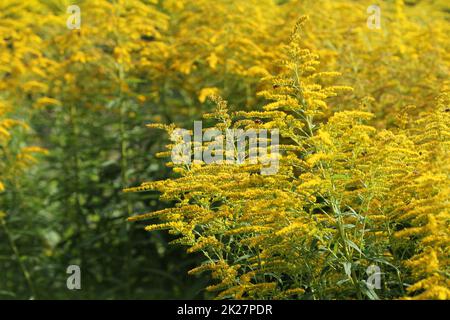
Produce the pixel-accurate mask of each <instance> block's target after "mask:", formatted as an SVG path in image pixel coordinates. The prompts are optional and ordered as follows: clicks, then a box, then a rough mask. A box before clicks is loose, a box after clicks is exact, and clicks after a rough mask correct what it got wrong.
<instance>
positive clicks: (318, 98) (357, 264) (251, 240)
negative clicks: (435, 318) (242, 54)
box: [126, 18, 449, 299]
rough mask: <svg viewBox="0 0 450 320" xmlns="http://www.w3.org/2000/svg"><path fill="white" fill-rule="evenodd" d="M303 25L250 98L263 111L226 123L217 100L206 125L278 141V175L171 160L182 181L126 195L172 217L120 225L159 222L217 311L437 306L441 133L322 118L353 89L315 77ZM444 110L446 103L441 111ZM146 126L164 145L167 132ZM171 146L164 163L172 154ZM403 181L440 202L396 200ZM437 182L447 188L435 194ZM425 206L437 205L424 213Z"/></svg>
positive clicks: (441, 287)
mask: <svg viewBox="0 0 450 320" xmlns="http://www.w3.org/2000/svg"><path fill="white" fill-rule="evenodd" d="M304 20H305V19H304V18H303V19H301V20H300V21H299V22H298V24H297V26H296V28H295V32H294V34H293V35H292V38H291V41H290V43H289V45H288V46H286V47H285V48H284V50H283V53H284V54H283V58H282V60H280V62H279V65H278V66H279V72H278V73H277V74H276V75H275V76H269V77H265V78H264V79H263V80H264V81H268V82H269V84H270V86H268V89H266V90H263V91H261V92H259V94H258V95H259V96H262V97H264V98H265V99H266V100H269V101H272V102H269V103H268V104H266V105H265V106H263V107H262V108H261V110H258V109H256V110H255V111H250V112H245V111H240V112H234V113H230V112H228V109H227V104H226V102H225V101H223V100H221V99H220V98H214V100H215V101H216V104H217V109H216V112H215V113H213V114H207V115H206V119H211V118H213V119H216V121H217V124H216V125H215V128H217V129H218V130H220V131H222V132H224V133H223V134H224V135H225V134H227V132H228V131H229V130H230V129H236V128H254V129H255V130H259V129H261V128H278V129H279V130H280V134H281V136H282V138H283V143H282V144H281V145H280V146H279V148H280V150H281V152H280V153H274V152H273V150H271V151H272V152H269V153H270V155H269V156H270V157H279V161H280V166H279V170H278V171H277V172H276V173H275V174H272V175H261V174H260V173H259V172H258V168H259V167H261V165H262V164H261V163H259V164H258V163H256V164H255V163H250V162H249V161H243V162H241V163H239V164H235V163H226V162H224V163H212V164H205V163H202V162H201V161H198V160H197V161H193V162H188V163H181V164H179V163H176V162H175V161H173V162H170V163H169V165H170V166H171V167H174V169H173V170H174V172H176V173H178V174H179V175H180V177H179V178H175V179H169V180H165V181H156V182H148V183H144V184H142V185H141V186H140V187H137V188H131V189H127V190H126V191H137V192H140V191H146V190H158V191H160V192H161V194H162V195H161V199H162V200H170V201H172V202H174V203H175V205H174V206H173V207H172V208H168V209H163V210H160V211H156V212H152V213H149V214H143V215H138V216H135V217H132V218H130V219H129V220H131V221H135V220H141V219H148V218H159V219H161V220H162V223H156V224H151V225H149V226H148V227H146V229H147V230H149V231H152V230H158V229H168V230H169V232H170V233H172V234H175V235H179V238H178V239H177V240H175V242H176V243H181V244H185V245H188V246H189V249H188V252H196V251H201V252H203V254H204V256H205V257H206V258H207V259H206V260H205V261H204V262H203V263H202V264H201V265H200V266H198V267H196V268H194V269H193V270H191V271H190V273H193V274H195V273H199V272H203V271H210V272H211V276H212V278H213V279H217V283H216V284H213V285H211V286H209V287H208V288H207V290H210V291H214V292H217V297H218V298H235V299H236V298H237V299H262V298H266V299H277V298H300V299H336V298H339V299H355V298H357V299H363V298H369V299H379V298H382V299H392V298H402V297H405V298H406V297H409V296H412V297H417V298H421V297H422V298H437V299H447V298H448V292H449V291H448V277H447V276H446V274H447V273H448V240H447V239H448V238H447V237H448V190H446V189H448V183H447V182H448V173H449V172H448V168H446V167H445V166H443V165H442V164H441V165H439V162H438V161H437V159H436V158H438V159H439V157H441V158H442V159H443V158H445V154H446V153H448V123H446V121H445V120H443V119H442V118H440V117H439V116H437V115H436V114H427V117H426V118H424V119H427V120H428V121H427V122H426V123H427V125H426V126H422V129H423V130H424V132H421V133H420V138H419V139H418V138H417V136H416V135H415V134H416V133H415V130H417V128H416V129H414V128H411V129H403V130H396V131H390V130H378V129H376V128H375V127H373V126H371V125H369V124H368V123H370V122H371V121H372V119H373V118H374V116H375V115H374V114H373V113H371V112H368V109H370V104H371V103H373V100H374V99H373V98H367V99H365V100H362V101H360V105H359V106H358V108H355V109H353V110H346V111H334V112H333V110H336V109H337V108H335V109H333V107H330V106H329V104H328V102H327V101H328V100H330V98H334V97H336V96H338V95H340V94H343V93H344V92H351V91H352V88H350V87H347V86H342V85H327V83H329V82H330V80H329V79H330V78H334V77H336V76H339V74H338V73H336V72H325V71H319V67H318V65H319V59H318V56H317V55H316V54H315V53H313V52H311V50H309V49H307V48H305V47H304V45H303V41H302V40H301V37H300V34H301V32H300V31H299V30H300V28H301V26H302V25H303V22H304ZM447 103H448V101H447ZM445 105H446V102H445V95H444V96H441V98H440V99H439V109H443V108H445ZM441 112H442V111H441ZM330 114H331V115H330ZM328 115H330V116H328ZM447 117H448V116H447ZM424 119H421V120H417V121H418V123H423V121H425V120H424ZM437 119H440V121H439V122H438V123H435V122H436V121H437ZM441 119H442V120H441ZM444 119H445V118H444ZM154 127H162V128H165V129H166V130H167V131H168V133H169V134H170V135H172V136H173V133H174V131H175V129H176V128H175V127H174V126H154ZM219 141H221V140H220V139H219ZM227 141H228V140H227ZM215 142H217V140H215ZM220 143H222V144H223V141H222V142H219V144H220ZM422 145H426V146H427V147H431V145H432V146H433V147H432V148H433V150H434V152H436V153H439V152H443V154H440V155H439V157H437V156H436V155H435V156H434V157H433V160H432V159H431V158H428V161H427V160H426V159H425V158H424V157H426V156H429V157H431V155H429V154H428V153H425V152H426V151H425V150H423V151H420V150H421V148H422V147H421V146H422ZM437 146H439V147H437ZM168 147H169V150H171V151H173V149H174V148H175V145H173V144H171V145H169V146H168ZM188 147H189V148H191V147H193V149H194V150H195V149H196V148H199V146H197V145H196V144H195V143H194V144H192V145H188ZM227 151H228V150H226V151H225V150H223V146H222V149H221V146H219V149H217V150H216V153H217V152H223V153H224V154H223V157H226V156H227V155H226V154H225V153H226V152H227ZM170 154H172V160H173V152H172V153H171V152H168V153H162V155H170ZM227 159H228V157H227ZM424 163H426V164H427V165H429V164H430V163H433V166H434V165H437V168H436V170H437V172H435V173H433V172H432V171H430V169H428V170H426V171H425V172H426V173H425V172H424V173H423V174H426V175H427V176H420V173H417V170H420V169H419V168H420V167H421V165H424ZM420 171H422V170H420ZM429 175H431V176H429ZM419 176H420V177H419ZM410 179H414V180H413V181H416V182H415V183H416V184H419V185H421V187H419V190H420V189H422V188H423V186H422V183H431V181H435V183H434V184H433V188H436V189H437V190H436V191H434V192H430V191H431V190H427V191H428V192H425V193H424V194H423V195H422V196H423V197H424V199H420V200H418V199H416V198H417V197H418V195H417V191H418V190H417V189H415V188H413V189H414V190H415V192H414V194H412V193H410V192H409V190H407V189H408V188H411V184H410V182H411V180H410ZM429 179H430V180H429ZM440 179H442V180H440ZM425 181H426V182H425ZM437 181H445V182H444V184H445V186H444V185H442V186H441V188H439V187H438V185H437V184H436V182H437ZM405 189H406V190H405ZM442 189H443V190H442ZM434 194H436V195H434ZM422 202H424V204H425V205H426V204H429V203H430V202H432V203H433V204H434V206H433V207H428V208H426V209H425V208H424V209H421V208H420V207H419V206H418V204H419V203H422ZM412 203H414V205H412V208H411V204H412ZM437 208H439V211H437V212H436V209H437ZM416 210H417V211H416ZM430 211H433V213H432V214H431V213H430ZM441 211H442V212H441ZM415 212H417V213H415ZM408 219H411V222H409V220H408ZM406 221H408V222H406ZM409 223H412V224H413V226H414V227H409V226H408V225H409ZM416 224H417V225H418V226H415V225H416ZM414 234H418V235H420V236H419V237H418V238H417V239H416V243H415V244H414V245H413V246H411V243H410V242H405V243H404V242H403V241H402V240H399V239H401V238H403V237H405V236H408V235H414ZM422 237H423V238H424V239H427V240H422ZM430 259H431V260H432V264H431V263H430V261H431V260H430ZM441 259H442V260H441ZM422 264H425V265H422ZM373 266H376V268H378V270H380V269H382V270H383V280H384V281H383V286H382V287H378V288H376V289H377V290H375V288H374V285H373V284H372V283H370V282H369V281H367V278H368V275H370V273H369V274H368V270H371V267H373ZM415 267H416V268H415ZM423 268H425V270H422V269H423ZM422 291H424V292H422ZM417 292H420V293H419V294H418V295H416V294H415V293H417Z"/></svg>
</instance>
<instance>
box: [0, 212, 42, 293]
mask: <svg viewBox="0 0 450 320" xmlns="http://www.w3.org/2000/svg"><path fill="white" fill-rule="evenodd" d="M0 224H1V225H2V229H3V231H4V232H5V234H6V237H7V238H8V242H9V246H10V247H11V250H12V251H13V253H14V255H15V257H16V260H17V263H18V264H19V267H20V270H21V271H22V274H23V276H24V277H25V280H26V282H27V285H28V288H29V289H30V292H31V296H32V298H33V299H35V298H37V294H36V290H35V288H34V284H33V281H32V279H31V275H30V273H29V272H28V269H27V267H26V266H25V264H24V263H23V261H22V258H21V255H20V252H19V249H18V247H17V245H16V242H15V241H14V239H13V237H12V235H11V232H10V231H9V228H8V226H7V225H6V221H5V219H4V218H2V219H0Z"/></svg>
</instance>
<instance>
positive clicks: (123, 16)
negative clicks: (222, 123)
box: [0, 0, 449, 299]
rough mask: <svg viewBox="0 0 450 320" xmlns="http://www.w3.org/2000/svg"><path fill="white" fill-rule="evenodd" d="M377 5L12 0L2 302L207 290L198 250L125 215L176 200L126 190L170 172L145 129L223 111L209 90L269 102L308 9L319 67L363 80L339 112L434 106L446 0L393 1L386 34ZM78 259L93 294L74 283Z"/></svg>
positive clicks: (390, 121)
mask: <svg viewBox="0 0 450 320" xmlns="http://www.w3.org/2000/svg"><path fill="white" fill-rule="evenodd" d="M71 4H77V5H79V6H80V8H81V19H82V20H81V29H79V30H70V29H68V28H67V26H66V21H67V19H68V18H69V16H70V13H67V11H66V10H67V7H68V6H69V5H71ZM370 4H372V3H371V2H370V1H341V0H338V1H324V0H318V1H300V0H283V1H275V0H246V1H238V0H234V1H232V0H220V1H211V0H127V1H125V0H116V1H113V0H109V1H108V0H89V1H87V0H86V1H81V0H80V1H76V2H75V3H73V2H72V1H65V0H41V1H35V0H30V1H19V0H3V1H2V2H1V3H0V129H2V128H3V131H4V132H3V137H4V138H3V139H2V140H0V145H1V149H0V150H1V151H0V169H1V172H0V183H1V184H0V186H1V189H0V192H1V193H0V213H1V214H0V220H1V222H2V229H1V230H0V298H3V299H7V298H14V299H29V298H35V299H45V298H51V299H54V298H57V299H65V298H91V299H94V298H97V299H114V298H116V299H117V298H124V299H131V298H135V299H140V298H141V299H164V298H172V299H174V298H175V299H176V298H185V299H190V298H207V297H208V295H207V294H206V293H205V292H204V290H203V289H202V288H204V287H206V285H207V283H208V281H209V280H208V279H207V278H203V277H193V276H187V270H189V269H192V268H193V267H194V266H196V265H198V262H199V261H200V260H199V259H200V258H199V256H196V255H195V254H189V255H188V254H187V253H185V249H183V248H181V247H176V246H168V245H167V243H168V242H169V241H170V240H171V239H170V236H168V235H167V234H166V233H164V232H153V233H151V234H148V233H147V232H145V231H144V230H143V225H142V224H139V223H133V224H130V223H127V222H126V221H125V220H126V218H127V217H129V216H130V215H132V214H133V213H145V212H150V211H154V210H158V209H161V208H164V207H165V206H167V205H168V204H165V203H161V202H159V200H158V194H156V193H145V194H123V193H122V189H123V188H126V187H130V186H134V185H137V184H139V183H140V182H142V181H147V180H160V179H163V178H167V177H169V175H170V171H169V170H168V169H167V168H166V167H165V166H164V163H163V161H162V160H160V159H157V158H155V156H154V155H155V153H156V152H158V151H161V150H162V149H163V146H164V144H166V143H167V139H166V138H164V137H161V136H160V133H159V132H157V131H155V130H148V129H147V128H146V127H145V124H148V123H153V122H162V123H175V124H177V125H179V126H180V127H184V128H190V127H191V126H192V124H193V121H194V120H199V119H201V114H202V113H204V112H206V111H209V110H211V108H212V105H211V103H210V102H208V101H206V99H205V98H206V96H207V95H208V94H210V93H219V94H221V95H223V96H225V97H226V98H227V100H228V101H229V103H230V106H231V109H232V110H233V109H240V110H242V109H247V110H248V109H252V108H256V107H257V106H258V105H260V104H261V101H260V100H259V99H260V98H258V97H256V95H255V92H257V91H259V90H261V86H262V84H261V82H260V81H259V79H260V78H261V77H263V76H265V75H268V74H271V73H273V72H275V71H276V66H275V65H274V64H273V61H275V60H276V59H277V58H279V48H280V46H281V45H282V44H283V43H285V42H286V41H287V40H288V39H289V37H290V35H291V30H292V27H293V26H294V24H295V21H296V19H297V17H298V16H301V15H304V14H308V15H309V16H310V17H311V21H312V22H313V23H311V26H310V27H309V28H310V29H309V32H308V33H307V34H306V37H307V38H306V39H307V41H306V44H307V45H308V46H310V47H311V49H314V51H315V52H318V53H319V54H320V56H321V60H322V62H323V65H322V67H321V68H323V69H324V70H337V71H341V72H342V73H343V74H344V78H343V79H342V82H343V83H345V84H348V85H351V86H353V87H354V88H355V91H354V93H353V95H351V96H350V97H348V96H347V97H345V98H339V99H342V100H336V102H335V105H337V106H338V108H339V109H352V108H355V107H357V106H355V105H353V104H354V103H355V102H358V101H359V99H361V98H363V97H364V96H366V95H370V96H372V97H374V99H375V102H374V103H373V108H374V110H372V112H374V113H376V114H377V117H376V119H377V121H378V122H377V123H376V125H377V126H379V127H389V126H394V125H395V120H396V119H395V117H394V116H393V115H395V114H397V112H398V110H399V108H401V107H402V106H404V105H405V104H408V103H414V104H415V105H417V106H418V107H420V110H424V109H425V110H426V109H427V108H431V107H432V105H433V100H432V98H431V97H435V96H437V94H438V93H439V92H440V91H441V90H443V88H445V86H447V85H448V65H449V63H448V62H449V56H448V52H449V50H448V49H449V48H448V46H449V43H448V39H447V37H448V34H449V21H448V19H449V18H448V13H449V6H448V3H447V2H446V1H431V0H428V1H425V0H423V1H419V0H417V1H405V2H404V3H403V2H402V1H398V0H396V1H393V0H392V1H382V2H381V3H380V6H381V9H382V28H381V29H380V30H375V31H374V30H369V29H368V28H367V26H366V20H367V17H368V14H367V12H366V9H367V6H368V5H370ZM413 13H414V14H413ZM409 17H414V18H409ZM412 98H414V101H410V100H411V99H412ZM336 99H338V98H336ZM408 99H409V100H408ZM380 119H381V120H380ZM2 121H3V122H2ZM5 121H7V122H5ZM11 121H12V122H11ZM15 121H20V123H21V124H18V123H19V122H17V123H14V125H13V122H15ZM22 122H23V123H27V125H24V124H23V123H22ZM2 123H3V124H2ZM0 138H2V131H0ZM27 146H39V148H28V149H27ZM44 149H45V150H44ZM71 264H77V265H80V267H81V270H82V290H78V291H70V290H68V289H67V288H66V279H67V276H68V275H67V274H66V268H67V267H68V266H69V265H71Z"/></svg>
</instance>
